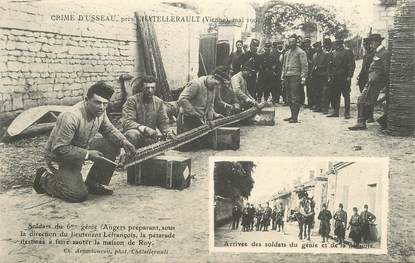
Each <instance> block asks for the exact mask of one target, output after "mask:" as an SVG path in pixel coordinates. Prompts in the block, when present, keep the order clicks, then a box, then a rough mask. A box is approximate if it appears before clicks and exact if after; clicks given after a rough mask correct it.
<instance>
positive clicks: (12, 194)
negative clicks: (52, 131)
mask: <svg viewBox="0 0 415 263" xmlns="http://www.w3.org/2000/svg"><path fill="white" fill-rule="evenodd" d="M354 88H355V89H356V87H354ZM353 101H355V98H354V99H353ZM355 108H356V107H355V105H352V110H353V111H352V116H353V118H352V119H350V120H345V119H344V118H335V119H332V118H326V117H325V116H323V115H321V114H319V113H314V112H311V111H309V110H302V111H301V113H300V121H301V122H300V123H298V124H288V123H286V122H284V121H282V119H283V118H285V117H286V116H288V108H287V107H283V106H281V105H278V106H277V107H276V125H275V126H268V127H266V126H250V127H242V128H241V147H240V149H239V150H238V151H220V152H215V151H213V150H202V151H198V152H194V153H187V155H188V156H189V157H191V158H192V173H193V174H194V175H195V179H194V180H193V183H192V185H191V186H190V188H188V189H185V190H183V191H178V190H166V189H163V188H159V187H146V186H131V185H128V184H127V182H126V172H125V171H116V173H115V175H114V177H113V180H112V182H111V184H110V186H111V187H112V188H113V189H114V190H115V193H114V195H113V196H105V197H97V196H91V197H90V199H89V200H87V201H86V202H84V203H80V204H70V203H65V202H62V201H60V200H58V199H54V198H51V197H48V196H46V195H39V194H36V193H34V191H33V190H32V189H31V188H30V187H28V185H29V183H30V180H29V179H30V178H31V177H32V175H33V173H34V169H35V167H37V166H38V165H41V163H40V162H41V160H42V158H41V156H40V154H41V151H42V148H43V146H44V142H45V140H46V137H45V136H39V137H36V138H31V139H24V140H19V141H16V142H13V143H4V144H2V145H1V146H0V149H1V155H0V162H1V167H0V169H1V170H0V180H1V181H0V185H2V186H3V191H2V192H1V193H0V203H1V204H2V206H1V208H0V222H1V224H0V256H1V260H0V261H2V262H46V261H47V262H75V261H78V262H245V261H246V262H350V261H354V262H369V261H370V262H415V254H414V252H413V251H415V246H414V244H413V241H414V226H413V218H414V216H415V215H414V212H413V207H414V206H415V201H414V200H415V199H414V194H413V192H412V191H413V187H414V186H415V181H414V177H413V170H414V169H413V168H414V167H415V165H414V164H415V159H414V155H415V140H414V138H413V137H411V138H403V137H390V136H386V135H383V134H382V133H381V132H380V131H379V126H378V125H377V124H370V125H369V126H368V130H367V131H359V132H351V131H349V130H348V129H347V127H348V126H350V125H352V124H353V123H354V122H355V116H356V112H355ZM258 135H260V136H258ZM354 146H361V150H358V151H356V150H355V147H354ZM222 155H223V156H247V159H249V158H248V156H258V155H259V156H376V157H385V156H387V157H390V175H389V176H390V184H389V187H390V188H389V208H390V212H389V218H388V220H389V224H388V240H387V243H388V255H341V254H330V255H315V254H304V255H302V256H301V258H299V255H298V254H247V253H242V254H235V253H209V251H208V226H209V224H208V223H209V222H208V209H207V208H208V162H207V158H208V157H209V156H222ZM89 165H90V164H89ZM89 165H87V166H86V167H84V173H85V171H86V170H87V169H88V166H89ZM19 177H21V178H22V179H21V180H20V179H19ZM13 186H14V187H15V189H12V187H13ZM48 221H49V222H53V224H55V223H58V222H59V223H61V224H64V225H66V224H68V223H69V222H70V223H72V224H78V225H79V224H92V223H95V224H101V223H107V224H140V225H150V224H154V223H159V224H171V225H174V226H175V227H176V231H175V233H176V238H175V239H174V240H173V241H172V240H162V241H158V242H157V244H158V246H159V247H161V248H168V250H169V253H168V255H157V256H151V255H141V256H133V255H98V254H84V255H80V254H65V253H64V251H63V247H62V246H57V245H51V246H43V245H22V244H20V242H19V240H20V234H19V233H20V231H21V230H24V229H25V228H27V224H28V223H32V224H34V223H43V222H48Z"/></svg>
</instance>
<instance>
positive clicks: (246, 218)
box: [242, 203, 251, 232]
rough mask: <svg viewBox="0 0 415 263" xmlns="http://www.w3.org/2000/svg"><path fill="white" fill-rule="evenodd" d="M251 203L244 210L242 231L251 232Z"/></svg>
mask: <svg viewBox="0 0 415 263" xmlns="http://www.w3.org/2000/svg"><path fill="white" fill-rule="evenodd" d="M249 209H250V206H249V203H246V206H245V207H244V209H243V210H242V231H244V232H245V231H249V228H250V225H251V222H250V218H249Z"/></svg>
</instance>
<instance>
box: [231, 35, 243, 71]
mask: <svg viewBox="0 0 415 263" xmlns="http://www.w3.org/2000/svg"><path fill="white" fill-rule="evenodd" d="M242 46H243V42H242V40H238V41H236V51H234V52H233V53H232V54H230V57H229V62H230V65H229V66H230V68H231V75H232V76H233V75H235V74H236V73H238V72H239V71H241V68H242V63H243V54H244V52H243V50H242Z"/></svg>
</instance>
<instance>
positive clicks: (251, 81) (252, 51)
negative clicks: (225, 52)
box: [242, 38, 259, 98]
mask: <svg viewBox="0 0 415 263" xmlns="http://www.w3.org/2000/svg"><path fill="white" fill-rule="evenodd" d="M258 47H259V40H258V39H255V38H254V39H252V40H251V44H250V45H249V51H247V52H245V53H244V55H243V59H242V63H243V65H247V64H248V63H249V64H250V67H251V68H253V69H254V70H255V72H256V73H257V72H258V69H259V55H258ZM256 73H255V74H253V75H252V76H250V77H249V78H248V79H247V83H248V90H249V93H251V96H252V97H254V98H256V93H257V90H256V82H257V74H256Z"/></svg>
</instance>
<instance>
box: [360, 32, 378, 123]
mask: <svg viewBox="0 0 415 263" xmlns="http://www.w3.org/2000/svg"><path fill="white" fill-rule="evenodd" d="M363 47H364V49H365V54H364V55H363V61H362V69H361V70H360V73H359V75H358V76H357V85H359V90H360V93H362V92H363V89H364V88H365V86H366V84H367V81H368V80H369V67H370V64H371V63H372V60H373V56H374V55H375V52H374V50H373V49H372V46H371V44H370V39H369V38H364V39H363ZM373 110H374V108H373V107H372V108H370V109H368V119H367V122H368V123H371V122H374V121H375V120H374V118H373Z"/></svg>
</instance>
